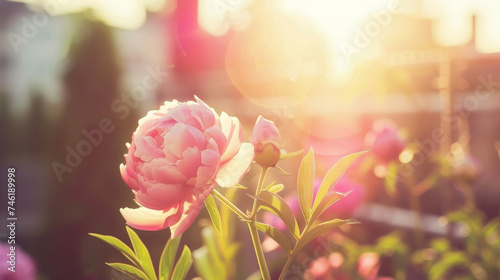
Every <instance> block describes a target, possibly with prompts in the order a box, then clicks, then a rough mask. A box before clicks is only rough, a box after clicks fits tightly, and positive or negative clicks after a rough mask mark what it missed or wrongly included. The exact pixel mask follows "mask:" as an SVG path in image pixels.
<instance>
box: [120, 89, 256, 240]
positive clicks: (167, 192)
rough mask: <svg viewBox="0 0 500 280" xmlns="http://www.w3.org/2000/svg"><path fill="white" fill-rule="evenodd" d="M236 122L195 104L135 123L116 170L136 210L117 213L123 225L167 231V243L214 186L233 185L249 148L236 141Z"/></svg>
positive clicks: (175, 105)
mask: <svg viewBox="0 0 500 280" xmlns="http://www.w3.org/2000/svg"><path fill="white" fill-rule="evenodd" d="M242 138H243V137H242V130H241V125H240V122H239V121H238V119H237V118H235V117H230V116H228V115H227V114H226V113H222V114H221V115H220V117H219V115H217V113H216V112H215V111H214V110H213V109H212V108H210V107H209V106H208V105H206V104H205V103H204V102H203V101H201V100H200V99H198V98H196V102H193V101H189V102H177V101H176V100H174V101H172V102H165V105H163V106H161V107H160V109H159V110H153V111H150V112H149V113H148V114H147V115H146V116H145V117H144V118H142V119H140V120H139V126H138V127H137V129H136V131H135V132H134V133H133V135H132V143H131V144H130V147H129V149H128V153H127V154H126V155H125V162H126V164H125V165H123V164H122V165H121V166H120V171H121V175H122V178H123V180H124V181H125V182H126V183H127V185H128V186H129V187H130V188H131V189H132V191H133V192H134V194H135V201H136V202H137V203H138V204H139V206H141V207H139V208H137V209H130V208H122V209H120V212H121V213H122V215H123V217H124V218H125V220H126V221H127V224H128V225H130V226H132V227H134V228H137V229H142V230H161V229H165V228H167V227H169V228H170V231H171V233H172V238H174V237H176V236H178V235H179V234H181V233H183V232H184V231H185V230H186V229H187V228H188V227H189V226H190V225H191V224H192V223H193V221H194V220H195V218H196V217H197V215H198V213H199V212H200V210H201V208H202V206H203V203H204V201H205V198H206V197H207V196H208V195H209V194H210V192H211V191H212V189H213V187H214V185H215V184H216V183H217V184H218V185H220V186H222V187H231V186H234V185H236V184H237V183H238V182H239V181H240V179H241V177H242V176H243V175H244V174H245V173H246V172H247V171H248V168H249V166H250V163H251V161H252V159H253V150H254V148H253V146H252V145H251V144H249V143H243V144H242V143H241V142H242Z"/></svg>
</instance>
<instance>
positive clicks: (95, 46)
mask: <svg viewBox="0 0 500 280" xmlns="http://www.w3.org/2000/svg"><path fill="white" fill-rule="evenodd" d="M80 20H81V24H80V27H79V28H80V30H78V31H77V33H78V34H79V35H80V36H79V37H78V40H77V41H75V42H74V44H73V45H72V46H71V49H70V53H69V57H68V61H67V70H66V73H65V75H64V78H63V79H64V85H65V88H66V98H65V107H64V113H63V114H62V117H61V119H60V121H59V122H58V123H57V124H56V133H55V141H54V142H53V144H54V147H53V149H54V151H55V152H54V154H53V155H52V156H49V159H52V160H55V161H57V162H59V163H61V164H63V165H66V166H67V167H68V168H70V170H71V171H70V172H65V173H63V174H62V181H61V182H58V179H57V178H56V177H57V176H55V175H54V176H53V180H54V183H53V185H54V187H52V188H48V189H47V191H50V193H51V195H50V199H49V201H48V203H47V205H48V209H47V211H48V213H47V214H48V223H47V224H46V228H45V231H44V234H42V235H41V236H40V240H38V242H35V244H36V246H39V248H37V249H36V250H34V251H36V252H44V253H45V254H44V256H43V257H40V258H38V259H39V260H40V261H41V263H40V267H41V270H42V272H43V273H44V274H46V275H47V276H48V277H49V278H50V279H106V278H111V276H109V270H105V267H103V266H102V267H99V271H96V269H97V268H96V267H95V264H96V263H99V264H102V263H103V262H104V259H106V258H107V259H109V255H110V254H113V253H114V252H112V251H111V250H108V248H102V249H101V247H104V246H98V245H99V244H96V245H95V246H94V244H93V243H89V244H91V246H87V244H86V243H85V242H86V240H88V239H90V238H89V237H88V235H87V233H88V232H89V231H92V232H103V233H106V234H113V235H118V236H120V235H123V234H124V233H123V232H122V231H123V225H124V221H123V219H122V218H121V215H120V213H119V211H118V209H119V207H123V206H125V205H126V204H127V203H129V202H130V196H131V193H129V192H127V191H125V189H124V183H123V182H122V180H121V178H120V174H119V171H118V170H119V169H118V166H119V164H120V162H122V161H123V153H125V151H126V149H125V146H124V143H125V142H126V141H130V140H129V138H130V135H131V134H132V130H133V129H134V128H135V123H136V120H137V117H136V114H135V113H134V112H133V111H132V114H129V116H128V118H126V119H124V120H119V119H118V118H117V116H115V115H113V112H111V110H110V106H111V104H112V102H113V100H115V99H116V98H117V97H118V96H119V95H120V94H121V90H120V85H119V84H120V76H121V69H120V66H119V63H118V57H117V54H116V50H115V45H114V42H113V36H112V30H111V29H110V28H109V27H107V26H106V25H104V24H102V23H100V22H94V21H89V20H87V19H80ZM75 38H76V37H75ZM39 103H40V100H38V99H35V100H34V101H33V104H34V106H35V108H38V107H40V106H39V105H38V104H39ZM131 110H132V109H131ZM41 114H42V112H41V111H40V110H39V109H35V110H34V111H32V115H31V120H30V122H29V123H30V125H29V127H30V128H29V129H28V135H29V138H30V140H29V141H36V140H35V139H37V138H39V137H40V136H39V135H41V134H43V132H42V131H43V130H44V129H43V128H41V127H40V126H43V125H41V124H40V123H37V119H39V117H40V115H41ZM106 118H108V119H109V120H110V122H111V123H112V126H113V127H114V130H113V131H112V132H109V133H102V132H101V133H102V139H101V140H99V139H100V138H99V137H98V136H95V137H96V141H94V142H95V143H94V144H92V148H91V151H90V152H89V153H88V155H82V156H81V161H80V162H79V163H78V164H74V165H73V166H68V164H67V163H66V158H67V155H68V153H69V150H71V149H72V150H74V151H77V150H78V149H77V147H78V145H79V144H80V143H82V141H89V140H88V139H87V137H86V136H85V135H84V134H83V130H85V131H87V132H96V131H99V124H100V122H101V121H102V120H103V119H106ZM37 126H38V127H37ZM97 134H99V133H97ZM45 137H50V135H47V134H45ZM40 138H43V137H40ZM89 143H90V142H89ZM40 145H42V146H43V143H38V144H37V145H34V146H33V147H32V148H33V149H40V148H42V146H40ZM28 146H31V145H28ZM82 150H85V148H83V149H82ZM76 162H78V161H76ZM66 170H69V169H66ZM110 198H112V199H110ZM61 209H64V210H63V211H61ZM90 260H92V264H94V267H92V265H90V264H89V263H88V262H89V261H90ZM84 268H85V269H90V270H89V271H84ZM105 275H107V276H105Z"/></svg>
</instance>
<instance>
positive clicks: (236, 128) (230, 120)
mask: <svg viewBox="0 0 500 280" xmlns="http://www.w3.org/2000/svg"><path fill="white" fill-rule="evenodd" d="M220 125H221V129H222V133H224V135H225V136H226V139H227V146H226V150H225V151H224V153H223V154H222V157H221V162H225V161H226V160H228V159H229V158H231V157H232V156H233V155H235V154H236V153H237V151H238V147H239V146H240V143H241V139H240V135H241V124H240V121H239V120H238V118H236V117H230V116H229V115H228V114H226V112H222V113H221V115H220Z"/></svg>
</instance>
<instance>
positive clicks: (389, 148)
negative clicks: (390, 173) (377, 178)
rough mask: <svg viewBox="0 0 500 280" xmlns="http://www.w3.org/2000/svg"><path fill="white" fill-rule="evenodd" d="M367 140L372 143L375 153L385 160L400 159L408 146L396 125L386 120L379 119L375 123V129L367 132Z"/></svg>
mask: <svg viewBox="0 0 500 280" xmlns="http://www.w3.org/2000/svg"><path fill="white" fill-rule="evenodd" d="M366 138H367V142H368V144H369V145H371V148H370V149H371V150H372V151H373V154H375V156H377V158H379V159H380V160H382V161H384V162H388V161H393V160H396V159H398V157H399V154H400V153H401V152H402V151H403V149H404V148H405V146H406V143H405V141H404V140H403V139H402V138H401V137H400V136H399V134H398V131H397V128H396V126H395V125H393V124H391V123H389V122H386V121H377V122H375V123H374V124H373V131H371V132H370V133H368V134H367V137H366Z"/></svg>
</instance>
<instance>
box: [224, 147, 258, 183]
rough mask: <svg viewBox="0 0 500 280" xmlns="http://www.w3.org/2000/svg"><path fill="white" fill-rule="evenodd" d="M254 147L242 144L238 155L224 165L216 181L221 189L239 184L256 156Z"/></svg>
mask: <svg viewBox="0 0 500 280" xmlns="http://www.w3.org/2000/svg"><path fill="white" fill-rule="evenodd" d="M253 150H254V147H253V145H252V144H250V143H243V144H241V148H240V150H239V151H238V153H237V154H236V155H235V156H234V157H233V158H232V159H231V160H229V161H227V162H225V163H224V164H222V165H221V166H220V168H219V171H218V172H217V176H216V178H215V181H216V182H217V184H218V185H219V186H221V187H224V188H228V187H232V186H234V185H236V184H238V183H239V182H240V180H241V178H242V177H243V175H245V173H246V172H247V171H248V168H249V167H250V163H252V160H253V155H254V152H253Z"/></svg>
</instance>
